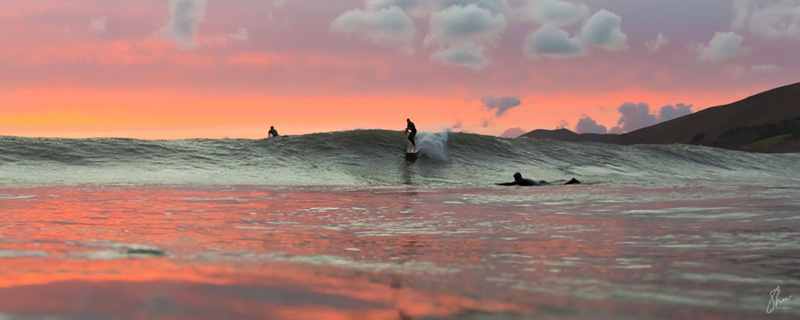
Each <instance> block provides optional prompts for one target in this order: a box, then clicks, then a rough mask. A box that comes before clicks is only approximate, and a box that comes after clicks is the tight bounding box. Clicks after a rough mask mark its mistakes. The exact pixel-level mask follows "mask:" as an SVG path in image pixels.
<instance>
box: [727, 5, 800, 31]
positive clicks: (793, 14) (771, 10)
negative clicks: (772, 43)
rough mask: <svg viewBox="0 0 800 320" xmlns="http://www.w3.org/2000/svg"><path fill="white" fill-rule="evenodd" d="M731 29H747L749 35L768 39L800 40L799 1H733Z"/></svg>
mask: <svg viewBox="0 0 800 320" xmlns="http://www.w3.org/2000/svg"><path fill="white" fill-rule="evenodd" d="M733 10H734V18H733V20H732V21H731V27H732V28H733V29H736V30H738V29H742V28H744V27H747V29H748V30H749V31H750V33H752V34H754V35H758V36H761V37H764V38H768V39H779V38H789V39H800V1H798V0H735V1H733Z"/></svg>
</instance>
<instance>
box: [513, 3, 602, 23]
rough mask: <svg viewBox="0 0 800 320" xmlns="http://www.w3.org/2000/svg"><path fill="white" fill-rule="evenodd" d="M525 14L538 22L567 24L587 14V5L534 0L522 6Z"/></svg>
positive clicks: (583, 17)
mask: <svg viewBox="0 0 800 320" xmlns="http://www.w3.org/2000/svg"><path fill="white" fill-rule="evenodd" d="M523 12H524V13H525V16H526V17H527V18H528V19H530V20H531V21H533V22H536V23H540V24H555V25H568V24H572V23H574V22H577V21H580V20H583V19H585V18H586V17H588V16H589V7H587V6H586V5H585V4H575V3H572V2H567V1H561V0H534V1H531V2H528V4H527V5H526V6H525V7H524V8H523Z"/></svg>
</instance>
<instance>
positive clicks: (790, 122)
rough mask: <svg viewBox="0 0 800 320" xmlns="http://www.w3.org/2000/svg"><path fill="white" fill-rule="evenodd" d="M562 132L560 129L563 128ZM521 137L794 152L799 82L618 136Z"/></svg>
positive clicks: (798, 148)
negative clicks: (677, 144) (678, 144)
mask: <svg viewBox="0 0 800 320" xmlns="http://www.w3.org/2000/svg"><path fill="white" fill-rule="evenodd" d="M565 131H566V132H565ZM522 136H523V137H529V138H539V139H553V140H562V141H573V142H581V141H590V142H606V143H614V144H623V145H630V144H674V143H681V144H696V145H704V146H710V147H717V148H725V149H734V150H746V151H755V152H800V83H796V84H792V85H788V86H784V87H780V88H776V89H772V90H769V91H766V92H763V93H760V94H757V95H754V96H751V97H748V98H746V99H744V100H741V101H738V102H734V103H731V104H728V105H723V106H717V107H712V108H708V109H705V110H702V111H699V112H696V113H694V114H691V115H687V116H684V117H680V118H677V119H673V120H670V121H665V122H662V123H659V124H656V125H653V126H650V127H647V128H642V129H639V130H636V131H632V132H629V133H625V134H622V135H598V134H577V133H574V132H572V131H569V130H566V129H560V130H553V131H550V130H534V131H531V132H529V133H526V134H524V135H522Z"/></svg>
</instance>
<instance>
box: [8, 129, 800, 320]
mask: <svg viewBox="0 0 800 320" xmlns="http://www.w3.org/2000/svg"><path fill="white" fill-rule="evenodd" d="M418 142H419V145H420V148H419V149H420V151H419V155H418V157H417V158H416V159H415V160H414V161H409V160H407V159H406V158H405V149H406V144H407V140H405V139H404V138H403V136H402V133H400V132H396V131H385V130H356V131H348V132H335V133H318V134H309V135H302V136H286V137H279V138H274V139H264V140H246V139H224V140H203V139H196V140H177V141H167V140H164V141H160V140H135V139H56V138H20V137H0V219H2V220H0V221H2V224H0V319H3V320H6V319H14V320H16V319H26V320H27V319H402V320H407V319H796V318H798V317H799V316H800V303H798V302H799V301H800V298H790V297H792V295H798V297H800V258H798V257H800V249H799V248H800V221H799V220H798V213H800V197H798V195H800V154H755V153H746V152H739V151H730V150H721V149H714V148H706V147H701V146H686V145H663V146H662V145H659V146H655V145H635V146H617V145H606V144H595V143H568V142H558V141H550V140H532V139H504V138H497V137H489V136H482V135H475V134H468V133H452V132H441V133H420V134H419V135H418ZM515 172H520V173H522V175H523V176H524V177H526V178H530V179H534V180H537V181H538V180H546V181H548V182H549V183H550V185H548V186H537V187H501V186H496V185H494V183H496V182H507V181H512V180H513V178H512V175H513V174H514V173H515ZM573 177H574V178H576V179H578V180H580V181H581V182H582V184H580V185H563V184H564V183H565V182H566V181H568V180H569V179H571V178H573ZM778 290H779V291H780V292H778Z"/></svg>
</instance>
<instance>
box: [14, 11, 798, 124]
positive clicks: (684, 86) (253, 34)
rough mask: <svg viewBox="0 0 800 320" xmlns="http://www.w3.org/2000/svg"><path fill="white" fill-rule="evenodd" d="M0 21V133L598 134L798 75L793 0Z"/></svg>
mask: <svg viewBox="0 0 800 320" xmlns="http://www.w3.org/2000/svg"><path fill="white" fill-rule="evenodd" d="M666 2H668V3H666ZM0 19H2V20H3V21H4V23H3V24H2V26H0V73H2V77H1V78H0V135H20V136H58V137H96V136H123V137H137V138H170V139H172V138H194V137H208V138H220V137H224V136H229V137H244V138H259V137H263V136H265V134H266V130H267V129H268V128H269V126H270V125H274V126H275V127H276V128H277V129H278V130H279V131H280V132H281V133H282V134H304V133H310V132H318V131H334V130H350V129H358V128H384V129H394V130H402V129H403V128H404V127H405V118H411V119H412V120H414V121H415V122H416V123H417V126H418V127H420V129H421V130H425V131H440V130H443V129H445V128H453V127H454V126H455V128H453V129H454V130H455V131H461V130H464V131H470V132H476V133H481V134H491V135H499V134H501V133H503V132H504V131H505V130H507V129H509V128H522V129H524V130H525V131H529V130H533V129H538V128H544V129H554V128H556V126H558V125H559V124H560V123H561V124H562V125H563V124H564V123H566V127H567V128H568V129H573V130H574V129H575V126H576V125H577V124H578V121H579V119H581V118H582V117H588V118H591V119H592V120H594V121H596V122H597V123H598V124H601V125H604V126H605V127H606V128H608V129H611V128H612V127H615V126H617V125H618V120H619V119H620V117H621V116H622V114H621V113H620V111H618V108H619V107H620V106H621V105H623V104H624V103H626V102H632V103H645V104H647V105H648V106H649V111H650V113H651V115H653V116H658V112H659V110H660V109H661V107H663V106H665V105H677V104H679V103H683V104H686V105H692V108H691V110H692V111H695V112H696V111H698V110H701V109H703V108H707V107H711V106H715V105H720V104H726V103H730V102H733V101H736V100H739V99H742V98H744V97H746V96H748V95H751V94H755V93H758V92H761V91H764V90H767V89H771V88H774V87H777V86H782V85H786V84H791V83H794V82H797V81H798V78H797V74H800V63H798V62H800V61H798V59H800V58H798V55H797V54H796V53H797V52H800V1H796V0H793V1H740V0H734V1H730V0H709V1H703V2H701V3H698V2H697V1H691V0H676V1H663V2H655V1H636V2H631V1H624V0H606V1H599V0H594V1H585V2H577V1H574V2H568V1H561V0H531V1H524V0H432V1H415V0H332V1H319V0H282V1H279V0H275V1H272V0H242V1H222V0H207V1H200V0H173V1H155V0H142V1H112V0H91V1H89V0H74V1H68V2H65V1H60V0H38V1H25V0H8V1H4V2H3V6H2V7H1V8H0ZM659 35H660V36H659ZM659 39H660V40H659ZM490 97H494V98H496V99H489V98H490ZM503 98H507V99H503ZM489 101H498V104H497V105H491V104H490V103H489V104H487V103H488V102H489ZM499 101H503V102H502V103H500V102H499ZM515 101H516V102H515ZM506 103H507V104H506ZM487 106H489V107H491V106H494V107H500V109H498V108H494V109H491V108H489V107H487ZM632 116H634V115H630V116H629V118H628V120H629V121H630V117H632ZM638 116H642V115H641V114H639V115H638ZM457 123H458V124H460V126H456V124H457Z"/></svg>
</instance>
